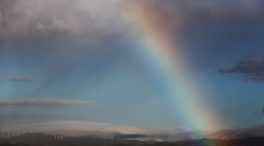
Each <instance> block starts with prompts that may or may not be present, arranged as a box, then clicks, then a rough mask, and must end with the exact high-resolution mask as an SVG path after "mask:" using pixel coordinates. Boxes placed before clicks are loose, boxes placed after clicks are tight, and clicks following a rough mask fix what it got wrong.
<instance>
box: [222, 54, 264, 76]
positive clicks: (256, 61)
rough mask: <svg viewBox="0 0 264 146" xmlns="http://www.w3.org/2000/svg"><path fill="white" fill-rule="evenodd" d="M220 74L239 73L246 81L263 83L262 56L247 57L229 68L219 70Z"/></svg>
mask: <svg viewBox="0 0 264 146" xmlns="http://www.w3.org/2000/svg"><path fill="white" fill-rule="evenodd" d="M220 72H221V73H241V74H243V75H245V76H246V77H247V79H250V80H254V81H264V55H255V56H249V57H246V58H243V59H241V60H240V61H238V62H237V63H236V64H235V65H234V66H232V67H230V68H224V69H221V70H220Z"/></svg>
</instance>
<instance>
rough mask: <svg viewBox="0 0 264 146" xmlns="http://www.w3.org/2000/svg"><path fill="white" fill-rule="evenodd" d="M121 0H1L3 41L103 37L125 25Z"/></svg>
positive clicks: (1, 32) (0, 24)
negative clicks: (122, 18)
mask: <svg viewBox="0 0 264 146" xmlns="http://www.w3.org/2000/svg"><path fill="white" fill-rule="evenodd" d="M116 1H117V0H110V1H103V0H98V1H92V0H76V1H71V0H56V1H53V0H38V1H35V0H1V1H0V41H1V42H24V41H29V42H34V41H45V40H53V39H58V38H65V37H70V38H74V37H76V36H88V37H89V36H90V37H93V38H94V37H96V36H97V37H100V35H107V34H109V33H110V34H111V33H115V31H117V30H119V29H120V28H122V26H121V23H120V21H121V18H120V12H119V10H120V9H119V8H118V4H117V2H116Z"/></svg>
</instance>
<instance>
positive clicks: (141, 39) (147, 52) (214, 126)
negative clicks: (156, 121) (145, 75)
mask: <svg viewBox="0 0 264 146" xmlns="http://www.w3.org/2000/svg"><path fill="white" fill-rule="evenodd" d="M128 7H129V9H128V19H129V21H130V23H132V25H133V27H134V28H135V30H136V32H137V34H138V35H137V40H138V42H137V44H138V48H139V49H138V50H139V51H140V53H141V54H143V56H144V58H145V59H146V61H147V62H149V63H151V64H153V65H154V66H155V67H156V68H157V70H158V71H159V73H160V74H161V75H162V76H163V77H162V80H163V82H162V83H163V84H164V86H166V88H167V90H166V91H167V92H168V95H169V97H170V98H171V100H172V102H173V103H174V104H175V107H176V110H177V111H178V112H181V114H183V115H185V117H184V121H186V122H187V123H188V124H189V126H190V127H189V128H190V129H195V130H199V131H204V132H203V133H201V134H202V135H203V136H208V135H209V133H210V132H209V131H211V132H212V131H215V130H220V129H222V128H223V127H224V126H223V125H224V122H223V121H221V120H219V117H217V114H216V112H215V111H214V108H212V104H210V103H209V101H208V100H207V99H206V98H205V94H204V93H205V92H203V91H202V89H200V86H199V85H197V84H196V83H195V80H194V77H193V76H192V75H191V73H188V72H186V69H185V68H186V66H187V63H186V61H185V60H184V54H183V53H182V52H181V49H179V47H178V46H177V44H176V43H175V41H174V40H172V37H171V34H170V33H168V30H166V27H165V26H164V25H165V24H163V23H162V21H160V19H161V16H160V15H159V14H157V12H156V11H155V10H154V9H153V8H152V7H151V6H148V5H146V4H142V3H138V1H137V2H131V3H130V2H129V3H128ZM206 131H207V132H206Z"/></svg>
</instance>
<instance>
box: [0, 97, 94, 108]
mask: <svg viewBox="0 0 264 146" xmlns="http://www.w3.org/2000/svg"><path fill="white" fill-rule="evenodd" d="M94 103H95V101H90V100H76V99H72V100H70V99H13V100H11V99H6V100H3V99H2V100H0V106H64V105H91V104H94Z"/></svg>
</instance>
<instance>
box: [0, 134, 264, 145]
mask: <svg viewBox="0 0 264 146" xmlns="http://www.w3.org/2000/svg"><path fill="white" fill-rule="evenodd" d="M133 136H137V135H132V137H133ZM0 146H264V137H248V138H241V139H232V140H217V139H200V140H189V141H177V142H157V141H136V140H116V139H100V138H93V137H85V136H84V137H65V136H60V135H47V134H22V135H19V136H13V137H10V138H1V139H0Z"/></svg>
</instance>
